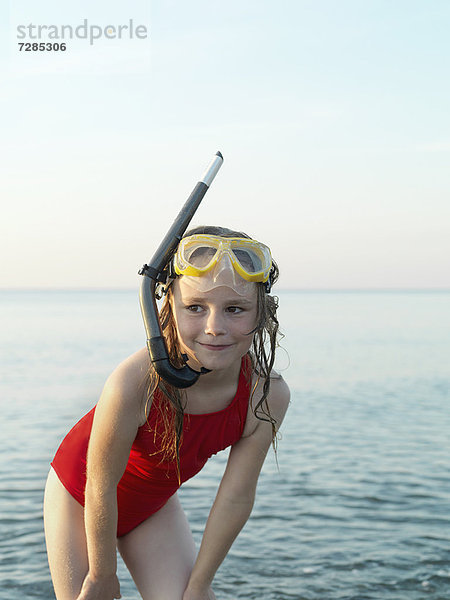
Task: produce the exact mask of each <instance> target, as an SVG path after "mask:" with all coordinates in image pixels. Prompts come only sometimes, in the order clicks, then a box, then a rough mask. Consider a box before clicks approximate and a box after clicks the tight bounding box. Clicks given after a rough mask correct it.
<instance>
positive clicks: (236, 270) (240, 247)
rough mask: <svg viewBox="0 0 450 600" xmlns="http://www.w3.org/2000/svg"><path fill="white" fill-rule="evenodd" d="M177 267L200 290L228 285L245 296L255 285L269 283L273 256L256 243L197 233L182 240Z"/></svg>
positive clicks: (174, 260)
mask: <svg viewBox="0 0 450 600" xmlns="http://www.w3.org/2000/svg"><path fill="white" fill-rule="evenodd" d="M173 267H174V271H175V273H176V274H177V275H183V278H184V279H185V280H186V282H187V283H188V284H190V285H191V286H192V287H194V288H195V289H197V290H199V291H204V292H207V291H209V290H211V289H213V288H215V287H218V286H221V285H224V286H228V287H231V288H233V289H234V290H235V291H236V292H237V293H238V294H241V295H245V294H246V293H247V291H248V289H249V287H250V285H251V283H257V282H262V283H266V282H268V280H269V276H270V270H271V268H272V256H271V254H270V250H269V248H268V247H267V246H265V245H264V244H261V242H257V241H256V240H252V239H248V238H237V237H231V238H229V237H221V236H216V235H205V234H196V235H190V236H188V237H185V238H183V239H182V240H181V242H180V244H179V245H178V249H177V252H176V254H175V256H174V259H173Z"/></svg>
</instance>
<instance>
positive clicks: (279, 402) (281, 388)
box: [243, 371, 290, 437]
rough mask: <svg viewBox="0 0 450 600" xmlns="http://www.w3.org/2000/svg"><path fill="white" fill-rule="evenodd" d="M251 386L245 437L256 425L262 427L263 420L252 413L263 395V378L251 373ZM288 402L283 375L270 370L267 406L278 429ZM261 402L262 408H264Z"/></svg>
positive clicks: (287, 392) (287, 388)
mask: <svg viewBox="0 0 450 600" xmlns="http://www.w3.org/2000/svg"><path fill="white" fill-rule="evenodd" d="M252 383H253V387H252V389H254V392H253V394H252V396H251V400H250V402H249V406H248V411H247V421H246V424H245V428H244V433H243V437H247V436H249V435H251V434H253V433H254V432H255V431H256V429H257V428H258V427H264V421H261V420H260V419H258V418H257V416H256V415H255V413H254V410H255V407H257V406H258V403H259V402H260V401H261V399H262V397H263V385H264V379H263V378H262V377H258V375H257V374H254V375H253V382H252ZM289 403H290V390H289V386H288V385H287V383H286V381H285V380H284V379H283V377H282V376H281V375H280V374H279V373H277V372H276V371H272V373H271V377H270V390H269V395H268V397H267V406H268V409H269V412H270V415H271V416H272V417H273V418H274V419H275V421H276V423H277V424H276V429H277V430H278V429H279V427H280V425H281V423H282V422H283V419H284V416H285V414H286V411H287V409H288V407H289ZM264 404H265V403H264V402H263V406H262V408H263V410H265V407H264Z"/></svg>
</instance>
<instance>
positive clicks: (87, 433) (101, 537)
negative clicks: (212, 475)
mask: <svg viewBox="0 0 450 600" xmlns="http://www.w3.org/2000/svg"><path fill="white" fill-rule="evenodd" d="M170 268H171V273H172V274H173V279H172V280H171V281H170V282H169V284H168V285H167V286H166V288H167V289H166V292H167V293H166V296H165V299H164V303H163V306H162V308H161V314H160V320H161V324H162V329H163V333H164V337H165V339H166V342H167V345H168V349H169V354H170V357H171V361H172V362H173V364H175V365H178V366H181V365H182V364H183V362H184V360H185V359H187V361H188V365H189V366H190V367H192V368H194V369H196V370H198V371H199V370H200V369H201V368H202V367H203V368H204V369H208V370H209V372H207V373H206V374H202V375H201V376H200V378H199V379H198V380H197V381H196V383H195V384H194V385H193V386H192V387H189V388H187V389H185V390H179V389H175V388H173V387H172V386H170V385H168V384H167V383H165V382H164V381H163V380H161V379H160V378H159V377H158V375H157V374H156V373H155V371H154V369H153V368H152V365H151V363H150V359H149V357H148V353H147V349H142V350H140V351H138V352H137V353H136V354H134V355H132V356H131V357H129V358H128V359H127V360H125V361H124V362H123V363H122V364H120V365H119V366H118V367H117V368H116V370H115V371H114V372H113V373H112V374H111V376H110V377H109V378H108V380H107V382H106V384H105V387H104V389H103V392H102V395H101V397H100V400H99V402H98V404H97V406H96V407H95V408H94V409H92V410H91V411H90V412H89V413H88V414H87V415H85V416H84V417H83V418H82V419H81V421H79V422H78V423H77V424H76V425H75V427H74V428H73V429H72V430H71V431H70V432H69V433H68V435H67V436H66V438H65V439H64V440H63V442H62V444H61V446H60V447H59V449H58V451H57V453H56V456H55V458H54V460H53V462H52V468H51V470H50V473H49V476H48V480H47V485H46V490H45V501H44V520H45V535H46V542H47V552H48V559H49V565H50V570H51V574H52V580H53V585H54V589H55V594H56V597H57V600H112V599H113V598H120V597H121V596H120V588H119V581H118V579H117V575H116V567H117V565H116V546H117V547H118V549H119V551H120V553H121V555H122V557H123V559H124V561H125V563H126V565H127V567H128V569H129V570H130V573H131V575H132V577H133V579H134V581H135V583H136V586H137V588H138V590H139V592H140V594H141V595H142V598H144V600H211V599H214V598H216V596H215V595H214V592H213V591H212V588H211V583H212V581H213V578H214V575H215V573H216V571H217V569H218V568H219V565H220V564H221V563H222V561H223V559H224V558H225V556H226V555H227V553H228V550H229V549H230V547H231V545H232V543H233V541H234V539H235V538H236V536H237V535H238V533H239V532H240V530H241V529H242V527H243V526H244V524H245V523H246V521H247V519H248V518H249V515H250V513H251V510H252V507H253V502H254V497H255V490H256V485H257V480H258V476H259V473H260V470H261V467H262V465H263V462H264V458H265V456H266V453H267V451H268V449H269V447H270V445H271V443H274V442H275V438H276V433H277V430H278V428H279V426H280V424H281V422H282V420H283V417H284V414H285V412H286V410H287V407H288V403H289V390H288V387H287V385H286V383H285V382H284V381H283V379H282V378H281V376H279V375H277V374H276V373H275V372H274V371H273V370H272V366H273V361H274V352H275V346H276V336H277V329H278V321H277V319H276V308H277V303H276V300H275V298H274V297H272V296H270V295H269V292H270V287H271V285H272V284H273V283H274V282H275V281H276V279H277V277H278V269H277V266H276V264H275V263H274V262H273V261H272V259H271V256H270V251H269V249H268V248H267V247H266V246H264V245H263V244H260V243H259V242H256V241H254V240H251V239H250V238H249V237H248V236H247V235H245V234H242V233H238V232H235V231H230V230H228V229H224V228H217V227H203V228H197V229H195V230H192V231H191V232H189V233H188V234H186V236H185V237H184V238H183V240H182V241H181V242H180V244H179V246H178V249H177V252H176V254H175V256H174V258H173V260H172V264H171V266H170ZM228 446H231V451H230V454H229V458H228V463H227V467H226V469H225V473H224V475H223V477H222V481H221V483H220V487H219V490H218V493H217V496H216V499H215V501H214V504H213V506H212V508H211V511H210V514H209V518H208V521H207V524H206V528H205V531H204V534H203V539H202V543H201V546H200V550H199V552H198V553H197V552H196V549H195V545H194V541H193V538H192V534H191V531H190V529H189V525H188V522H187V519H186V516H185V514H184V511H183V509H182V507H181V505H180V501H179V499H178V496H177V493H176V492H177V489H178V488H179V486H180V485H181V483H183V482H184V481H186V480H187V479H189V478H190V477H193V476H194V475H195V474H196V473H198V472H199V471H200V470H201V468H202V467H203V466H204V464H205V463H206V461H207V459H208V458H209V457H210V456H211V455H212V454H215V453H216V452H218V451H220V450H223V449H224V448H226V447H228Z"/></svg>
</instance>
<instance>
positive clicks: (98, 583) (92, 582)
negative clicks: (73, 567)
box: [77, 573, 122, 600]
mask: <svg viewBox="0 0 450 600" xmlns="http://www.w3.org/2000/svg"><path fill="white" fill-rule="evenodd" d="M115 598H122V596H121V595H120V584H119V580H118V579H117V575H116V574H114V575H109V576H108V577H102V578H101V579H94V578H92V577H91V576H90V575H89V573H88V574H87V575H86V578H85V580H84V582H83V587H82V588H81V592H80V594H79V596H78V598H77V600H114V599H115Z"/></svg>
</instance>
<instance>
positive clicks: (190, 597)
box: [183, 585, 217, 600]
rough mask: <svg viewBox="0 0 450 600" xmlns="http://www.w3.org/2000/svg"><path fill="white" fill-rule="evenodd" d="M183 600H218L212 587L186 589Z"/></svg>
mask: <svg viewBox="0 0 450 600" xmlns="http://www.w3.org/2000/svg"><path fill="white" fill-rule="evenodd" d="M183 600H217V599H216V595H215V593H214V592H213V591H212V588H211V587H209V586H208V587H207V588H198V587H197V588H195V589H194V588H192V587H189V585H188V587H187V588H186V590H185V592H184V594H183Z"/></svg>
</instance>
